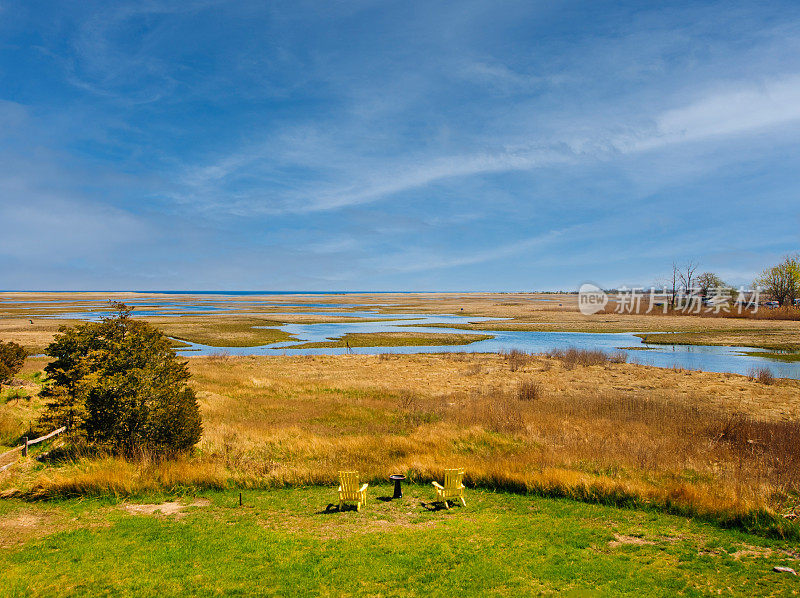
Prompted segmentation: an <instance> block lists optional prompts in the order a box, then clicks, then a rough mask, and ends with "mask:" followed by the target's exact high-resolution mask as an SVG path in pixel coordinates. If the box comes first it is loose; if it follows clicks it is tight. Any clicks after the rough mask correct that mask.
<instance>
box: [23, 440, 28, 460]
mask: <svg viewBox="0 0 800 598" xmlns="http://www.w3.org/2000/svg"><path fill="white" fill-rule="evenodd" d="M22 456H23V457H27V456H28V437H27V436H23V437H22Z"/></svg>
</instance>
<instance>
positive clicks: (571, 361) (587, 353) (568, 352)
mask: <svg viewBox="0 0 800 598" xmlns="http://www.w3.org/2000/svg"><path fill="white" fill-rule="evenodd" d="M547 356H548V357H550V358H551V359H558V360H559V361H561V362H562V363H563V364H564V365H565V366H566V367H567V368H573V367H575V366H576V365H583V366H585V365H607V364H609V363H621V362H620V361H615V360H614V359H620V357H619V356H618V355H617V354H614V356H611V355H609V354H608V353H605V352H603V351H600V350H599V349H578V348H577V347H568V348H567V349H553V350H552V351H549V352H548V353H547ZM622 356H623V357H625V354H624V353H623V354H622ZM625 361H627V358H625Z"/></svg>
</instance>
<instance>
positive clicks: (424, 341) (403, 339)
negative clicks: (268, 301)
mask: <svg viewBox="0 0 800 598" xmlns="http://www.w3.org/2000/svg"><path fill="white" fill-rule="evenodd" d="M490 338H494V337H493V336H492V335H490V334H448V333H441V334H440V333H436V332H371V333H368V332H363V333H362V332H354V333H349V334H345V335H344V336H342V337H341V338H339V339H336V340H332V341H325V342H315V343H303V344H300V345H292V346H291V347H289V348H292V349H318V348H344V347H347V346H350V347H409V346H440V345H469V344H472V343H476V342H478V341H482V340H486V339H490Z"/></svg>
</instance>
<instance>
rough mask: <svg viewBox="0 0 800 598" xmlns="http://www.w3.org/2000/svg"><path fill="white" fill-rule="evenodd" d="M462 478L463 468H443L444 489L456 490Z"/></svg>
mask: <svg viewBox="0 0 800 598" xmlns="http://www.w3.org/2000/svg"><path fill="white" fill-rule="evenodd" d="M463 479H464V470H463V469H445V470H444V489H445V490H458V489H459V488H461V482H462V481H463Z"/></svg>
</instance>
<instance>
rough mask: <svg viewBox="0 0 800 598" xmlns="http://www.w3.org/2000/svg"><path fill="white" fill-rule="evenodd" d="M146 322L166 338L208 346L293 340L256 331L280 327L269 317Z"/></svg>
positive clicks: (269, 331)
mask: <svg viewBox="0 0 800 598" xmlns="http://www.w3.org/2000/svg"><path fill="white" fill-rule="evenodd" d="M148 321H149V322H151V323H152V324H154V325H155V326H157V327H158V328H159V329H160V330H161V331H162V332H163V333H164V334H166V335H167V336H170V337H172V338H176V339H178V340H183V341H189V342H191V343H199V344H201V345H208V346H210V347H258V346H260V345H267V344H270V343H278V342H282V341H290V340H293V339H294V338H295V337H294V336H292V335H291V334H288V333H286V332H284V331H283V330H278V329H277V328H256V326H259V327H260V326H267V327H269V326H281V325H282V324H283V323H282V322H279V321H277V320H272V319H268V318H254V317H240V316H230V315H225V316H212V317H209V316H200V317H192V316H181V317H169V318H148Z"/></svg>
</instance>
